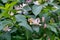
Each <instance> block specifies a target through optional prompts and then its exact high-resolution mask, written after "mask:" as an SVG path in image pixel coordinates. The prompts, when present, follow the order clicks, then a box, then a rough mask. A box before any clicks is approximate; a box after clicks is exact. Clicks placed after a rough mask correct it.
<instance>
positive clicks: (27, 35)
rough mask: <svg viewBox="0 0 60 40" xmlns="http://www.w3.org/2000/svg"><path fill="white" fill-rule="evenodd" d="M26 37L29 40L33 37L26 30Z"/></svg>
mask: <svg viewBox="0 0 60 40" xmlns="http://www.w3.org/2000/svg"><path fill="white" fill-rule="evenodd" d="M25 35H26V38H27V40H29V38H30V37H31V36H32V33H31V32H30V31H28V30H26V32H25Z"/></svg>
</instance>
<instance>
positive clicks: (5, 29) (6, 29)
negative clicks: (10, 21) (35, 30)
mask: <svg viewBox="0 0 60 40" xmlns="http://www.w3.org/2000/svg"><path fill="white" fill-rule="evenodd" d="M3 31H11V29H10V28H9V27H8V26H6V27H5V28H3Z"/></svg>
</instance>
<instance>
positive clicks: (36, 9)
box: [32, 5, 42, 16]
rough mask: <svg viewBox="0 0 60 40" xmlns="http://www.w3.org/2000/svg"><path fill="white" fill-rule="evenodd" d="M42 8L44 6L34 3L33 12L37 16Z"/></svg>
mask: <svg viewBox="0 0 60 40" xmlns="http://www.w3.org/2000/svg"><path fill="white" fill-rule="evenodd" d="M41 10H42V6H39V5H33V7H32V12H33V14H34V15H35V16H37V15H38V14H39V13H40V12H41Z"/></svg>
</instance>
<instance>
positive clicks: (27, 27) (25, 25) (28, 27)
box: [19, 22, 33, 32]
mask: <svg viewBox="0 0 60 40" xmlns="http://www.w3.org/2000/svg"><path fill="white" fill-rule="evenodd" d="M19 25H20V26H23V27H24V28H26V29H28V30H30V31H31V32H33V30H32V28H31V27H30V26H29V25H28V24H27V23H26V22H22V23H19Z"/></svg>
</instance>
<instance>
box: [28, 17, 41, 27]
mask: <svg viewBox="0 0 60 40" xmlns="http://www.w3.org/2000/svg"><path fill="white" fill-rule="evenodd" d="M28 22H29V23H30V25H40V26H41V24H39V23H40V19H39V18H37V19H33V18H30V19H28Z"/></svg>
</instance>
